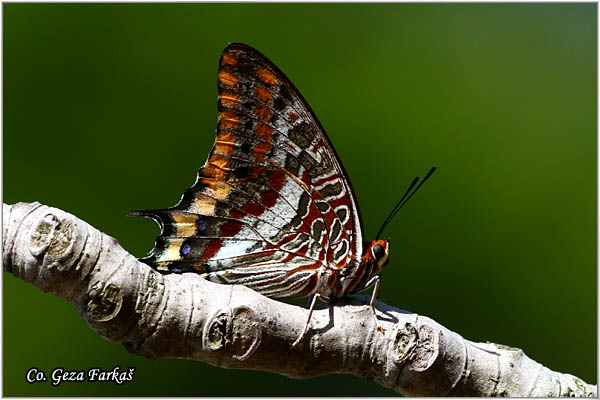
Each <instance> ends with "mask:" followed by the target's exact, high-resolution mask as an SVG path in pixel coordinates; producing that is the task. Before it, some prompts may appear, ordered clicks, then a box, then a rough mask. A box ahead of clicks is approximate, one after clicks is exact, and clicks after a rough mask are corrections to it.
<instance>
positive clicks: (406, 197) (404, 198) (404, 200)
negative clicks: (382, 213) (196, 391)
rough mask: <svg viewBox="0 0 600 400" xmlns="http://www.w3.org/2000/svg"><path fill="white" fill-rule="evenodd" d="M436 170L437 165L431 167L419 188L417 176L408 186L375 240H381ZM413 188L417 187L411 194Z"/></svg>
mask: <svg viewBox="0 0 600 400" xmlns="http://www.w3.org/2000/svg"><path fill="white" fill-rule="evenodd" d="M436 168H437V167H436V166H435V165H434V166H433V167H431V169H430V170H429V172H427V175H425V178H423V180H422V181H421V182H420V183H419V184H418V185H417V187H415V185H416V184H417V182H418V181H419V177H418V176H417V177H415V179H413V181H412V182H411V184H410V185H409V186H408V189H406V192H404V194H403V195H402V198H401V199H400V201H398V203H397V204H396V205H395V206H394V208H393V209H392V211H391V212H390V214H389V215H388V217H387V218H386V219H385V221H384V222H383V224H381V228H379V232H377V236H375V240H379V235H381V233H382V232H383V230H384V229H385V227H386V226H387V224H389V223H390V221H391V220H392V219H393V218H394V217H395V216H396V214H397V213H398V211H400V209H401V208H402V207H404V205H405V204H406V203H408V200H410V198H411V197H413V196H414V194H415V193H417V190H419V188H420V187H421V186H422V185H423V184H424V183H425V181H427V179H429V178H430V177H431V175H433V173H434V172H435V170H436ZM413 187H415V189H414V190H413V191H412V192H411V190H412V188H413ZM409 192H411V193H410V194H408V193H409Z"/></svg>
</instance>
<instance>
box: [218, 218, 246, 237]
mask: <svg viewBox="0 0 600 400" xmlns="http://www.w3.org/2000/svg"><path fill="white" fill-rule="evenodd" d="M241 230H242V223H241V222H240V221H227V222H225V223H223V224H221V226H220V233H221V236H225V237H228V236H229V237H233V236H235V235H237V234H238V233H239V232H240V231H241Z"/></svg>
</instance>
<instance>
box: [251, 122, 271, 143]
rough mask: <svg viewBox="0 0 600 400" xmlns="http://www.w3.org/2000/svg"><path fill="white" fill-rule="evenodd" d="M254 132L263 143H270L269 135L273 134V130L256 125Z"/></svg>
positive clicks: (267, 126) (265, 126) (262, 125)
mask: <svg viewBox="0 0 600 400" xmlns="http://www.w3.org/2000/svg"><path fill="white" fill-rule="evenodd" d="M254 132H256V134H257V135H258V137H259V138H261V139H262V140H264V141H265V142H270V141H271V133H273V128H271V127H270V126H269V125H266V124H257V125H256V126H255V127H254Z"/></svg>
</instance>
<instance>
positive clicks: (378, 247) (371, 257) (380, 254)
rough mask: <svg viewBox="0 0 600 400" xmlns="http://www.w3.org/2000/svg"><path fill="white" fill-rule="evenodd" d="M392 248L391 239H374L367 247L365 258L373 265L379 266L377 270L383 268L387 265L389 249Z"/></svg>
mask: <svg viewBox="0 0 600 400" xmlns="http://www.w3.org/2000/svg"><path fill="white" fill-rule="evenodd" d="M389 248H390V239H389V238H388V239H386V240H373V241H372V242H371V243H370V244H369V247H368V248H367V252H366V254H365V256H364V258H366V259H367V261H368V262H370V263H371V264H373V265H376V266H377V270H381V268H382V267H384V266H386V265H387V263H388V261H389V257H388V251H389Z"/></svg>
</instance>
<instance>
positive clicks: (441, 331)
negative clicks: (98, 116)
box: [2, 203, 597, 397]
mask: <svg viewBox="0 0 600 400" xmlns="http://www.w3.org/2000/svg"><path fill="white" fill-rule="evenodd" d="M2 246H3V254H2V257H3V260H2V261H3V265H4V269H5V270H6V271H8V272H10V273H12V274H13V275H15V276H17V277H20V278H21V279H23V280H25V281H27V282H30V283H32V284H34V285H35V286H37V287H38V288H39V289H41V290H43V291H46V292H50V293H53V294H55V295H57V296H60V297H62V298H64V299H66V300H67V301H69V302H71V303H72V304H73V305H74V306H75V307H76V308H77V309H78V310H79V312H80V313H81V315H82V316H83V318H84V319H85V320H86V321H87V323H88V324H89V326H90V327H91V328H92V329H93V330H95V331H96V332H97V333H98V334H100V335H102V336H104V337H105V338H107V339H108V340H110V341H113V342H117V343H122V344H123V345H124V346H125V348H126V349H127V350H128V351H130V352H132V353H134V354H138V355H141V356H145V357H150V358H155V359H158V358H166V357H179V358H189V359H195V360H199V361H203V362H207V363H210V364H212V365H216V366H219V367H223V368H241V369H254V370H262V371H272V372H276V373H279V374H284V375H287V376H289V377H293V378H308V377H313V376H318V375H324V374H333V373H337V374H353V375H356V376H359V377H363V378H367V379H371V380H373V381H375V382H378V383H379V384H381V385H383V386H385V387H388V388H391V389H393V390H395V391H397V392H399V393H402V394H404V395H408V396H519V397H526V396H537V397H540V396H544V397H545V396H597V388H596V386H595V385H589V384H587V383H585V382H583V381H582V380H581V379H579V378H577V377H575V376H572V375H569V374H562V373H558V372H554V371H551V370H549V369H548V368H546V367H544V366H542V365H541V364H539V363H537V362H535V361H534V360H532V359H530V358H529V357H527V356H526V355H525V353H524V352H523V351H522V350H520V349H515V348H511V347H507V346H503V345H499V344H494V343H489V342H488V343H474V342H470V341H468V340H466V339H463V338H462V337H461V336H460V335H458V334H457V333H455V332H452V331H450V330H448V329H446V328H445V327H443V326H441V325H440V324H438V323H437V322H435V321H433V320H432V319H430V318H427V317H424V316H421V315H417V314H413V313H410V312H406V311H402V310H399V309H397V308H394V307H391V306H388V305H386V304H383V303H381V302H377V303H376V310H377V317H375V316H374V315H373V313H372V311H371V309H370V308H369V305H368V303H369V297H364V296H351V297H349V298H348V299H344V300H343V301H339V302H337V303H335V304H334V305H329V304H322V305H321V306H320V307H318V308H317V309H316V310H315V312H314V314H313V317H312V320H311V324H310V326H311V329H309V331H308V332H307V334H306V335H305V336H304V337H303V339H302V340H301V341H300V343H299V345H298V346H296V347H295V348H293V349H292V348H291V347H290V344H291V343H292V342H294V340H295V339H296V338H297V336H298V334H299V333H300V332H301V331H302V328H303V326H304V323H305V321H306V316H307V310H306V309H304V308H302V307H299V306H295V305H290V304H286V303H283V302H279V301H275V300H271V299H268V298H266V297H264V296H261V295H259V294H258V293H256V292H254V291H252V290H250V289H248V288H245V287H243V286H227V285H219V284H215V283H211V282H208V281H206V280H204V279H202V278H200V277H199V276H197V275H195V274H182V275H176V274H170V275H161V274H159V273H157V272H155V271H154V270H152V269H151V268H150V267H148V266H147V265H146V264H143V263H140V262H139V261H137V259H136V258H135V257H134V256H132V255H131V254H129V253H127V252H126V251H125V250H124V249H123V248H122V247H121V246H120V245H119V244H118V243H117V241H116V240H115V239H113V238H111V237H110V236H108V235H105V234H103V233H101V232H99V231H98V230H97V229H95V228H93V227H91V226H90V225H88V224H87V223H85V222H84V221H82V220H80V219H78V218H76V217H74V216H73V215H71V214H68V213H66V212H64V211H61V210H58V209H56V208H50V207H47V206H43V205H41V204H39V203H17V204H15V205H3V243H2ZM6 301H7V302H8V303H10V299H7V300H6Z"/></svg>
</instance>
